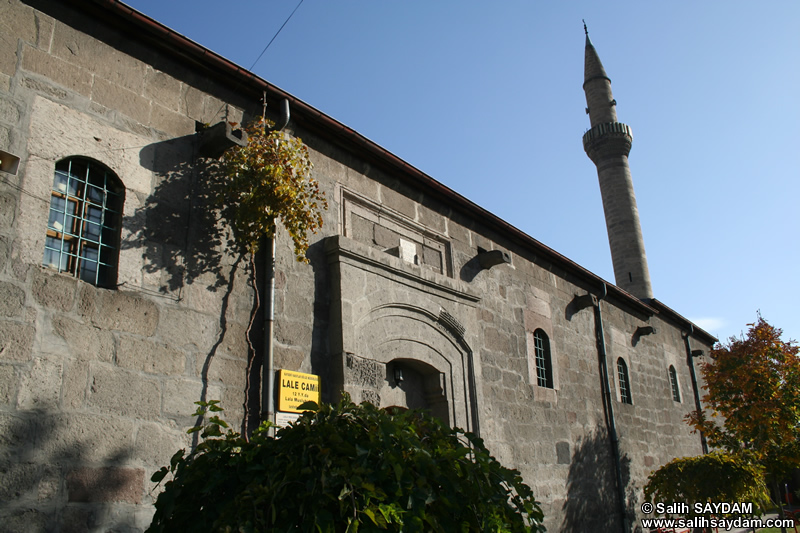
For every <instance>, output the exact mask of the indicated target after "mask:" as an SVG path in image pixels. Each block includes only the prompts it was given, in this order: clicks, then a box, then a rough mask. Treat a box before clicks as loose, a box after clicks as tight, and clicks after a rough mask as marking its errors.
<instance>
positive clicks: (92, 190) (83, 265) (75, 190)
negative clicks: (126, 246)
mask: <svg viewBox="0 0 800 533" xmlns="http://www.w3.org/2000/svg"><path fill="white" fill-rule="evenodd" d="M123 201H124V189H123V187H122V185H121V183H120V182H119V179H118V178H117V177H116V176H115V175H114V174H113V173H112V172H111V171H110V170H108V169H106V168H105V167H103V166H102V165H100V164H99V163H96V162H94V161H91V160H89V159H85V158H77V157H75V158H69V159H64V160H62V161H59V162H58V163H56V170H55V176H54V178H53V189H52V191H51V193H50V213H49V217H48V221H47V236H46V239H45V247H44V259H43V260H42V264H44V266H47V267H51V268H55V269H58V271H59V272H69V273H70V274H72V275H73V276H75V277H77V278H80V279H82V280H84V281H86V282H88V283H91V284H93V285H97V286H100V287H113V286H114V285H116V277H117V276H116V274H117V261H118V257H119V233H120V221H121V219H122V204H123Z"/></svg>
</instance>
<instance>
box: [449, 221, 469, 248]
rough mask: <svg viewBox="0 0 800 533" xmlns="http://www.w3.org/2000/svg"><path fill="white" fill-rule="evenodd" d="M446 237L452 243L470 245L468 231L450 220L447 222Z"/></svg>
mask: <svg viewBox="0 0 800 533" xmlns="http://www.w3.org/2000/svg"><path fill="white" fill-rule="evenodd" d="M447 235H449V236H450V238H451V239H452V240H454V241H458V242H461V243H464V244H470V238H469V230H468V229H467V228H465V227H464V226H462V225H461V224H459V223H458V222H456V221H454V220H452V219H448V220H447Z"/></svg>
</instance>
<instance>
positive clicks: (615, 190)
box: [583, 24, 653, 299]
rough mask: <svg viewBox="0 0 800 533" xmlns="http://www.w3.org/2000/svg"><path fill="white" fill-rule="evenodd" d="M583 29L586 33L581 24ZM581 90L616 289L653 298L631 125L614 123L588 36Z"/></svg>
mask: <svg viewBox="0 0 800 533" xmlns="http://www.w3.org/2000/svg"><path fill="white" fill-rule="evenodd" d="M583 27H584V30H586V25H585V24H584V26H583ZM583 90H584V92H585V93H586V105H587V107H586V112H587V113H588V114H589V119H590V120H591V122H592V128H591V129H590V130H589V131H587V132H586V133H585V134H584V136H583V149H584V150H586V154H587V155H588V156H589V159H591V160H592V162H593V163H594V164H595V165H596V166H597V177H598V179H599V180H600V193H601V195H602V197H603V211H604V212H605V216H606V229H607V230H608V243H609V245H610V247H611V260H612V261H613V263H614V277H615V278H616V283H617V286H619V287H621V288H622V289H624V290H626V291H628V292H630V293H631V294H633V295H634V296H637V297H638V298H641V299H648V298H652V297H653V289H652V288H651V287H650V273H649V271H648V270H647V256H646V255H645V252H644V240H643V239H642V228H641V226H640V225H639V210H638V209H637V208H636V196H635V195H634V193H633V181H632V179H631V170H630V168H629V167H628V153H630V151H631V143H632V142H633V135H632V134H631V129H630V127H629V126H627V125H625V124H623V123H621V122H617V111H616V105H617V102H616V100H614V97H613V96H612V94H611V80H610V79H608V75H606V71H605V69H604V68H603V64H602V63H601V62H600V58H599V57H598V56H597V51H596V50H595V49H594V45H592V42H591V41H590V40H589V32H588V31H586V59H585V65H584V81H583Z"/></svg>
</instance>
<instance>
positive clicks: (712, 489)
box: [644, 451, 769, 516]
mask: <svg viewBox="0 0 800 533" xmlns="http://www.w3.org/2000/svg"><path fill="white" fill-rule="evenodd" d="M644 497H645V499H646V500H647V501H649V502H663V503H667V502H685V503H687V504H689V507H690V509H689V512H688V513H685V516H694V515H695V513H694V507H693V504H695V503H703V504H704V503H707V502H752V503H753V504H754V508H755V509H761V510H763V509H764V508H765V507H766V506H767V505H768V504H769V496H768V495H767V489H766V486H765V484H764V469H763V468H762V467H761V466H759V465H757V464H753V463H751V462H750V461H748V460H747V458H746V457H744V456H743V455H740V454H729V453H725V452H722V451H715V452H712V453H709V454H706V455H699V456H697V457H679V458H677V459H673V460H672V461H670V462H669V463H667V464H665V465H664V466H662V467H661V468H659V469H658V470H656V471H655V472H653V473H652V474H650V477H649V478H648V480H647V485H645V487H644Z"/></svg>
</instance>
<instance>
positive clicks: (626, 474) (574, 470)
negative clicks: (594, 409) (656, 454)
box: [561, 429, 634, 533]
mask: <svg viewBox="0 0 800 533" xmlns="http://www.w3.org/2000/svg"><path fill="white" fill-rule="evenodd" d="M630 463H631V460H630V458H629V457H628V455H627V454H623V455H622V458H621V461H620V469H621V472H622V481H623V485H625V488H626V514H627V517H628V524H629V525H631V524H632V523H633V522H632V520H633V519H634V509H633V507H632V505H633V503H634V500H633V499H632V498H631V496H632V495H631V494H629V491H628V490H627V488H628V485H629V482H630ZM617 495H618V491H617V487H616V481H615V475H614V463H613V461H612V459H611V445H610V443H609V440H608V433H607V432H606V430H605V429H601V430H597V431H595V432H593V433H591V434H589V435H588V436H586V437H585V438H584V439H583V440H582V441H580V442H579V443H578V444H577V445H576V448H575V452H574V454H573V456H572V462H571V463H570V467H569V473H568V475H567V499H566V502H565V503H564V506H563V511H564V523H563V526H562V529H561V531H562V532H563V533H585V532H587V531H595V532H598V533H602V532H606V531H608V532H612V531H613V532H616V531H621V525H620V523H619V522H620V517H619V503H618V496H617Z"/></svg>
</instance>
